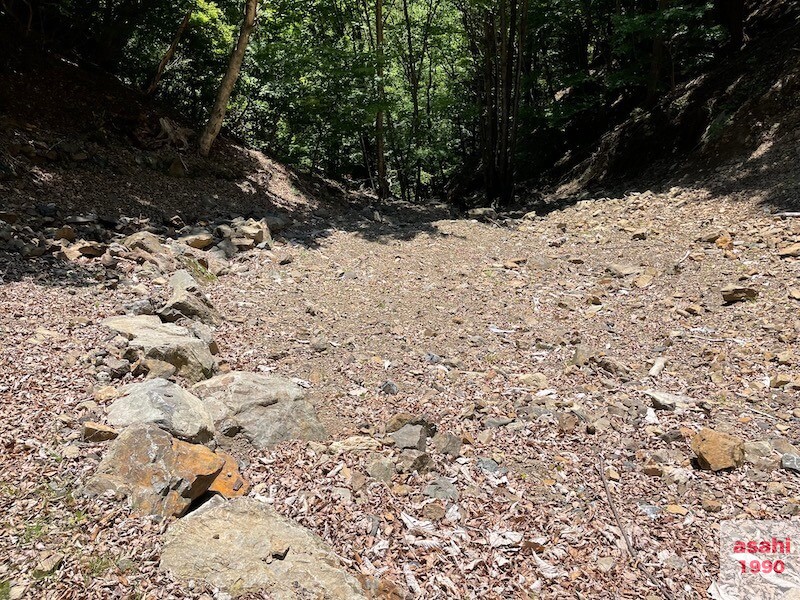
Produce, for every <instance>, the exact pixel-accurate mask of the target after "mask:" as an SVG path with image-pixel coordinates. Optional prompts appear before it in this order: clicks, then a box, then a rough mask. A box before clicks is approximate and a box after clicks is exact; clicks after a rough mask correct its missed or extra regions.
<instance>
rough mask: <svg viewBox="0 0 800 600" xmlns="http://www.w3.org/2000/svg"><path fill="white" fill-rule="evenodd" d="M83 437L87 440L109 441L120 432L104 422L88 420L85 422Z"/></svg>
mask: <svg viewBox="0 0 800 600" xmlns="http://www.w3.org/2000/svg"><path fill="white" fill-rule="evenodd" d="M82 433H83V439H84V440H86V441H87V442H107V441H108V440H113V439H114V438H116V437H117V436H118V435H119V434H118V433H117V430H116V429H114V428H113V427H109V426H108V425H103V424H102V423H95V422H94V421H86V422H85V423H84V424H83V432H82Z"/></svg>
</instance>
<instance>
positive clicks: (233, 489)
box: [208, 450, 250, 498]
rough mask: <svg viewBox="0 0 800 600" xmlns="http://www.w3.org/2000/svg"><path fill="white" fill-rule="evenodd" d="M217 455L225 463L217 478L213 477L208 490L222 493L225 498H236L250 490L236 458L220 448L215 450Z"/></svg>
mask: <svg viewBox="0 0 800 600" xmlns="http://www.w3.org/2000/svg"><path fill="white" fill-rule="evenodd" d="M217 456H219V457H220V458H222V460H224V461H225V465H224V466H223V467H222V471H220V472H219V474H218V475H217V478H216V479H214V482H213V483H212V484H211V487H209V488H208V491H209V492H216V493H218V494H222V495H223V496H225V497H226V498H236V497H238V496H244V495H245V494H247V492H249V491H250V482H248V481H247V480H246V479H245V478H244V477H242V475H241V473H239V465H238V464H237V462H236V459H235V458H234V457H233V456H231V455H230V454H227V453H225V452H222V451H221V450H217Z"/></svg>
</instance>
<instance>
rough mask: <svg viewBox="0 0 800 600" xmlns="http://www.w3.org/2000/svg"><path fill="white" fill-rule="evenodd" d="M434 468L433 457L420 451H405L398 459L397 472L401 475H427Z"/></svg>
mask: <svg viewBox="0 0 800 600" xmlns="http://www.w3.org/2000/svg"><path fill="white" fill-rule="evenodd" d="M432 468H433V461H432V460H431V457H430V456H428V455H427V454H426V453H425V452H421V451H419V450H405V451H403V452H401V453H400V456H399V457H398V459H397V470H398V471H400V472H401V473H410V472H412V471H417V472H418V473H427V472H428V471H430V470H431V469H432Z"/></svg>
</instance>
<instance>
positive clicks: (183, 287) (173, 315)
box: [159, 270, 221, 325]
mask: <svg viewBox="0 0 800 600" xmlns="http://www.w3.org/2000/svg"><path fill="white" fill-rule="evenodd" d="M169 284H170V286H171V287H172V296H171V297H170V299H169V300H168V301H167V303H166V305H165V306H164V308H162V309H161V311H160V312H159V316H160V317H161V318H162V319H163V320H164V321H169V322H173V321H177V320H179V319H182V318H187V319H193V320H198V321H200V322H202V323H206V324H208V325H217V324H219V323H220V321H221V319H220V316H219V313H218V312H217V311H216V309H215V308H214V306H213V305H212V304H211V302H210V301H209V299H208V298H207V297H206V295H205V294H204V293H203V291H202V289H200V284H198V283H197V281H195V279H194V277H192V276H191V275H190V274H189V272H188V271H185V270H180V271H176V272H175V273H174V274H173V275H172V277H170V279H169Z"/></svg>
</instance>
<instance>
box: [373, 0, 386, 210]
mask: <svg viewBox="0 0 800 600" xmlns="http://www.w3.org/2000/svg"><path fill="white" fill-rule="evenodd" d="M375 51H376V53H377V63H378V65H377V75H378V102H379V106H378V113H377V114H376V115H375V154H376V160H375V162H376V166H377V169H378V197H379V198H381V199H384V198H387V197H388V196H389V185H388V183H387V181H386V151H385V144H386V142H385V140H384V132H383V105H384V102H385V96H386V94H385V86H384V83H383V58H384V57H383V0H375Z"/></svg>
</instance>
